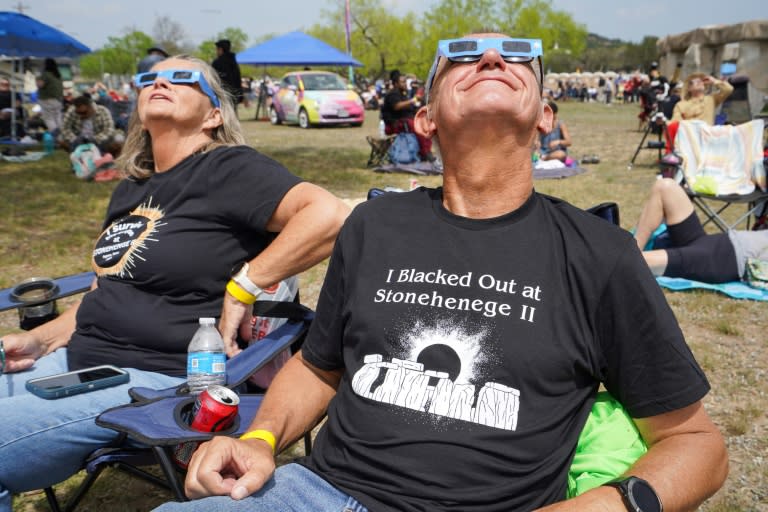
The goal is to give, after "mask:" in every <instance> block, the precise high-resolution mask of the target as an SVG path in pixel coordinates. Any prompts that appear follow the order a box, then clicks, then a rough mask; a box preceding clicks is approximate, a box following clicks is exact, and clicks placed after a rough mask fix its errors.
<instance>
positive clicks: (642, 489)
mask: <svg viewBox="0 0 768 512" xmlns="http://www.w3.org/2000/svg"><path fill="white" fill-rule="evenodd" d="M629 494H630V496H632V499H633V500H634V502H635V504H636V505H637V506H638V508H639V509H640V510H642V511H643V512H661V507H660V506H659V498H658V497H657V496H656V493H655V492H654V491H653V489H652V488H651V486H650V485H648V484H647V483H645V482H640V481H637V480H634V481H632V482H630V485H629Z"/></svg>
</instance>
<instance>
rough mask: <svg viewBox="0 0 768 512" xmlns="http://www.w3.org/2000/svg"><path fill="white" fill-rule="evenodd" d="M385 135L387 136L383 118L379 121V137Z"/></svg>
mask: <svg viewBox="0 0 768 512" xmlns="http://www.w3.org/2000/svg"><path fill="white" fill-rule="evenodd" d="M386 136H387V131H386V128H385V126H384V120H383V119H382V120H381V121H379V137H381V138H382V139H383V138H384V137H386Z"/></svg>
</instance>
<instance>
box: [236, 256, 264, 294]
mask: <svg viewBox="0 0 768 512" xmlns="http://www.w3.org/2000/svg"><path fill="white" fill-rule="evenodd" d="M249 268H250V267H249V266H248V262H247V261H246V262H245V263H243V265H242V266H241V267H240V268H239V269H238V268H237V267H235V269H234V271H233V273H232V280H233V281H234V282H235V283H237V285H238V286H239V287H240V288H242V289H243V290H245V291H246V292H248V293H250V294H251V295H253V296H254V297H258V296H259V295H261V294H262V292H263V291H264V290H262V289H261V288H259V287H258V286H257V285H256V283H254V282H253V281H251V280H250V278H249V277H248V269H249Z"/></svg>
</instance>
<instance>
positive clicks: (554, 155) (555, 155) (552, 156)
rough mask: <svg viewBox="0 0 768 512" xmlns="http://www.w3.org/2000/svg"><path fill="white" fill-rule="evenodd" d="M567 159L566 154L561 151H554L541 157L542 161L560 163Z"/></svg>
mask: <svg viewBox="0 0 768 512" xmlns="http://www.w3.org/2000/svg"><path fill="white" fill-rule="evenodd" d="M567 157H568V154H567V153H566V152H565V151H563V150H562V149H558V150H556V151H553V152H551V153H549V154H548V155H541V159H542V160H560V161H561V162H565V159H566V158H567Z"/></svg>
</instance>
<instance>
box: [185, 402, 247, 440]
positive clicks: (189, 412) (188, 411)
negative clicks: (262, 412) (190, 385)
mask: <svg viewBox="0 0 768 512" xmlns="http://www.w3.org/2000/svg"><path fill="white" fill-rule="evenodd" d="M196 399H197V398H196V397H194V396H190V397H189V398H187V399H185V400H182V401H180V402H179V403H177V404H176V407H174V409H173V419H174V421H175V422H176V425H178V426H179V428H182V429H184V430H187V431H189V432H201V431H199V430H196V429H194V428H192V420H193V419H194V414H193V413H194V408H195V401H196ZM238 428H240V414H239V413H238V414H237V415H236V416H235V419H234V420H233V421H232V425H230V426H229V427H227V428H225V429H222V430H218V429H217V430H214V431H209V432H204V433H211V434H213V433H214V432H215V433H216V434H217V435H218V434H222V435H230V434H233V433H235V432H237V429H238Z"/></svg>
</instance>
